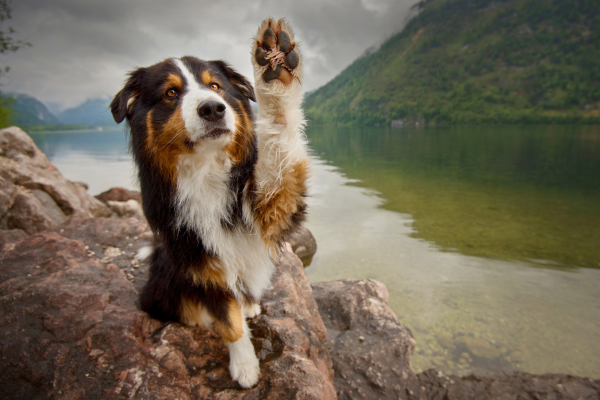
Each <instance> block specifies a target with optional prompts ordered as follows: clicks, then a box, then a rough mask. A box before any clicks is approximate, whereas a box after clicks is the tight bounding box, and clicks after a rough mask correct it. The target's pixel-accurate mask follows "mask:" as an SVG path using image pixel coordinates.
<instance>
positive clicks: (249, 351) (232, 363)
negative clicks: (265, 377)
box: [227, 334, 260, 389]
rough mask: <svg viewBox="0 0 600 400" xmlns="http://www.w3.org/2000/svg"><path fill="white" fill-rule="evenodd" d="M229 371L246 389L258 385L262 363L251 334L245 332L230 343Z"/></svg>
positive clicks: (228, 345)
mask: <svg viewBox="0 0 600 400" xmlns="http://www.w3.org/2000/svg"><path fill="white" fill-rule="evenodd" d="M227 347H229V373H230V374H231V378H232V379H233V380H234V381H236V382H237V383H239V384H240V386H241V387H243V388H244V389H248V388H251V387H252V386H254V385H256V383H257V382H258V378H259V377H260V365H259V363H258V358H256V354H254V346H252V342H251V341H250V336H249V335H248V334H245V335H244V336H242V338H241V339H240V340H238V341H237V342H233V343H228V344H227Z"/></svg>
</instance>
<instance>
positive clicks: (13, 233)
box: [0, 229, 27, 248]
mask: <svg viewBox="0 0 600 400" xmlns="http://www.w3.org/2000/svg"><path fill="white" fill-rule="evenodd" d="M25 236H27V232H25V231H24V230H22V229H10V230H1V229H0V248H1V247H2V246H4V244H6V243H12V242H16V241H17V240H19V239H21V238H23V237H25Z"/></svg>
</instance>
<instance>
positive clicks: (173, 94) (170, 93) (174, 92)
mask: <svg viewBox="0 0 600 400" xmlns="http://www.w3.org/2000/svg"><path fill="white" fill-rule="evenodd" d="M165 96H167V97H171V98H172V97H177V90H175V89H173V88H170V89H167V91H166V92H165Z"/></svg>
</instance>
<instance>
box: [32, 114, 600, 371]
mask: <svg viewBox="0 0 600 400" xmlns="http://www.w3.org/2000/svg"><path fill="white" fill-rule="evenodd" d="M307 136H308V137H309V139H310V142H311V145H312V147H313V149H314V152H313V157H314V163H313V164H314V167H315V171H316V172H315V176H314V178H313V180H312V185H311V197H310V198H309V205H310V216H309V220H308V223H307V227H308V228H309V229H310V230H311V231H312V232H313V234H314V235H315V237H316V239H317V243H318V246H319V247H318V251H317V253H316V255H315V257H314V258H313V261H312V264H311V265H310V266H309V267H307V269H306V272H307V275H308V277H309V279H310V280H311V281H312V282H317V281H324V280H331V279H343V278H356V279H364V278H372V279H377V280H380V281H382V282H384V283H385V284H386V285H387V287H388V290H389V292H390V305H391V307H392V308H393V310H394V311H395V312H396V314H397V315H398V317H399V319H400V321H401V322H403V323H404V324H405V325H406V326H408V327H409V328H410V329H411V330H412V332H413V334H414V336H415V338H416V340H417V342H418V345H417V348H416V350H415V354H414V355H413V358H412V361H411V364H412V366H413V368H414V369H415V370H416V371H417V372H418V371H422V370H424V369H427V368H431V367H435V368H437V369H439V370H442V371H443V372H445V373H454V374H459V375H464V374H468V373H470V372H486V371H491V372H493V371H499V370H502V369H517V370H522V371H527V372H532V373H546V372H554V373H568V374H573V375H580V376H590V377H594V378H600V346H598V343H600V290H599V289H598V288H600V245H599V244H600V127H586V126H461V127H426V128H422V129H408V128H404V129H387V128H311V129H309V130H308V132H307ZM32 137H33V138H34V140H35V141H36V143H37V144H38V146H39V147H40V148H41V149H42V150H43V151H44V152H45V153H46V154H47V155H48V157H49V158H50V159H51V161H52V162H53V163H54V164H55V165H56V166H57V167H58V168H59V170H61V171H62V172H63V174H64V175H65V176H66V177H68V178H69V179H71V180H78V181H84V182H87V183H88V184H89V185H90V192H91V193H92V194H96V193H99V192H101V191H103V190H106V189H108V188H110V187H112V186H124V187H127V188H135V187H136V183H135V178H134V169H133V165H132V162H131V157H130V156H129V155H128V154H127V152H126V136H125V134H124V133H123V131H122V130H114V131H102V132H99V131H90V132H78V133H73V132H70V133H39V134H33V135H32Z"/></svg>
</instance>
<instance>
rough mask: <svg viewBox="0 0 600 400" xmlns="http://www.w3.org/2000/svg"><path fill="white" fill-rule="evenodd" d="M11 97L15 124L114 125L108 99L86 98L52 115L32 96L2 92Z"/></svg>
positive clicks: (40, 125) (41, 125)
mask: <svg viewBox="0 0 600 400" xmlns="http://www.w3.org/2000/svg"><path fill="white" fill-rule="evenodd" d="M3 97H5V98H8V97H10V98H12V100H13V101H12V104H11V107H12V109H13V118H12V119H13V122H14V123H15V124H17V125H28V126H36V127H45V126H48V127H51V126H58V125H60V126H61V127H66V126H68V125H76V126H78V127H86V126H87V127H97V126H116V123H115V121H114V119H113V117H112V114H111V113H110V109H109V104H110V99H103V98H98V99H88V100H86V101H85V102H84V103H83V104H81V105H79V106H77V107H73V108H69V109H67V110H64V111H62V112H60V113H59V114H58V116H57V115H54V114H53V113H51V112H50V111H49V110H48V107H47V106H46V105H45V104H44V103H43V102H41V101H40V100H38V99H36V98H35V97H33V96H29V95H26V94H22V93H9V94H6V95H5V94H3Z"/></svg>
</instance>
